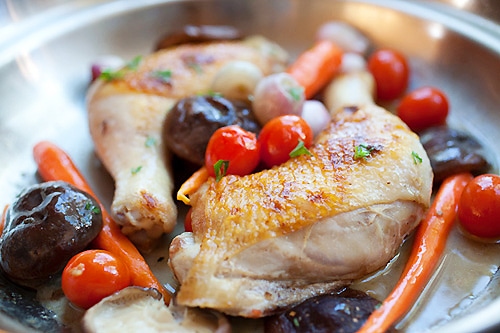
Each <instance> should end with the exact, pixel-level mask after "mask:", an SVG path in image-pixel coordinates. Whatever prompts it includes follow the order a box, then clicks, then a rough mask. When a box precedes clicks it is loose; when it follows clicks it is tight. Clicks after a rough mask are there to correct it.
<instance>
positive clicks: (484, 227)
mask: <svg viewBox="0 0 500 333" xmlns="http://www.w3.org/2000/svg"><path fill="white" fill-rule="evenodd" d="M458 219H459V221H460V225H461V226H462V228H463V229H464V230H465V231H467V232H468V233H469V234H471V235H473V236H477V237H480V238H487V239H500V176H498V175H493V174H484V175H481V176H477V177H476V178H474V179H473V180H471V181H470V182H469V184H467V186H466V187H465V188H464V190H463V192H462V196H461V197H460V202H459V206H458Z"/></svg>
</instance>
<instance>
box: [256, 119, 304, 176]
mask: <svg viewBox="0 0 500 333" xmlns="http://www.w3.org/2000/svg"><path fill="white" fill-rule="evenodd" d="M299 140H300V141H303V142H304V146H305V147H306V148H309V147H310V146H311V144H312V140H313V132H312V130H311V127H309V125H308V124H307V122H306V121H305V120H304V119H302V118H301V117H299V116H295V115H284V116H280V117H276V118H273V119H271V120H270V121H269V122H268V123H266V124H265V125H264V127H263V128H262V130H261V131H260V134H259V141H260V144H261V159H262V161H263V162H264V164H265V165H266V166H267V167H269V168H270V167H272V166H274V165H279V164H281V163H283V162H286V161H287V160H288V159H289V158H290V152H291V151H292V150H294V149H295V148H296V147H297V145H298V144H299Z"/></svg>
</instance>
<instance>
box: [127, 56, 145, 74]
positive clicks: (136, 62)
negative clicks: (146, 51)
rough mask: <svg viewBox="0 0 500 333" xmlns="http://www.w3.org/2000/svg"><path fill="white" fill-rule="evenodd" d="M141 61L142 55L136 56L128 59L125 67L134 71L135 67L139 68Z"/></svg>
mask: <svg viewBox="0 0 500 333" xmlns="http://www.w3.org/2000/svg"><path fill="white" fill-rule="evenodd" d="M141 61H142V56H136V57H135V58H134V59H132V60H130V61H129V62H128V63H127V65H126V66H125V67H126V68H128V69H130V70H132V71H135V70H136V69H137V68H139V65H140V64H141Z"/></svg>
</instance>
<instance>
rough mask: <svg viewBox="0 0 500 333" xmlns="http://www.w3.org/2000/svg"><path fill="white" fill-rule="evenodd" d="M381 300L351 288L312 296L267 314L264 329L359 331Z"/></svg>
mask: <svg viewBox="0 0 500 333" xmlns="http://www.w3.org/2000/svg"><path fill="white" fill-rule="evenodd" d="M379 304H380V302H379V301H377V300H376V299H374V298H373V297H371V296H368V295H367V294H366V293H364V292H362V291H357V290H353V289H349V288H348V289H345V290H343V291H342V292H340V293H338V294H327V295H321V296H316V297H313V298H310V299H308V300H306V301H305V302H303V303H301V304H299V305H297V306H295V307H293V308H292V309H289V310H287V311H285V312H284V313H281V314H277V315H274V316H271V317H267V318H266V319H265V332H266V333H280V332H287V333H294V332H295V333H299V332H317V333H319V332H325V333H326V332H342V333H347V332H356V331H358V330H359V329H360V328H361V326H362V325H363V323H364V322H365V321H366V320H367V319H368V317H369V316H370V314H371V313H372V312H373V311H374V310H375V309H376V307H377V306H378V305H379ZM390 332H394V331H393V330H392V331H390Z"/></svg>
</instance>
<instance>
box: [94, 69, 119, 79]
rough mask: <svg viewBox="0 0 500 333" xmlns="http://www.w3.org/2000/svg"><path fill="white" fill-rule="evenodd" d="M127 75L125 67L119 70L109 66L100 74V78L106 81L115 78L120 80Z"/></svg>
mask: <svg viewBox="0 0 500 333" xmlns="http://www.w3.org/2000/svg"><path fill="white" fill-rule="evenodd" d="M124 75H125V72H124V71H123V69H119V70H112V69H109V68H106V69H103V70H102V72H101V75H99V78H100V79H102V80H104V81H113V80H118V79H121V78H123V76H124Z"/></svg>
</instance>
